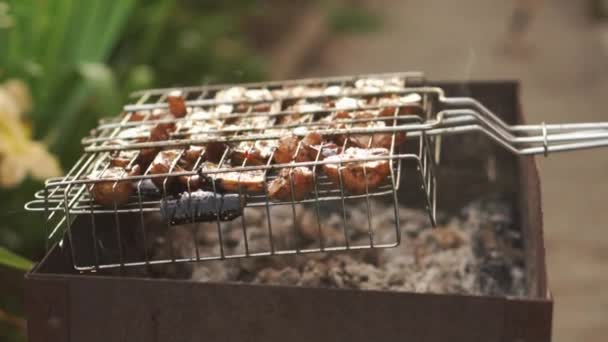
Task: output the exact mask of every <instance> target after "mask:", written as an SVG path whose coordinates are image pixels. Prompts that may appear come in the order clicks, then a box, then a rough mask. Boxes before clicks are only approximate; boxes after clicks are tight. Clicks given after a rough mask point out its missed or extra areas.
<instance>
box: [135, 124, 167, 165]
mask: <svg viewBox="0 0 608 342" xmlns="http://www.w3.org/2000/svg"><path fill="white" fill-rule="evenodd" d="M175 129H176V126H175V123H172V122H171V123H159V124H156V125H155V126H154V127H152V129H151V130H150V133H149V137H148V138H147V139H146V138H138V139H137V140H136V142H138V143H140V142H155V141H167V140H169V139H170V137H171V133H173V132H175ZM159 150H160V148H158V147H148V148H142V149H141V150H140V154H139V160H140V162H141V164H142V165H144V166H145V165H148V164H150V162H152V160H153V159H154V158H155V157H156V154H157V153H158V151H159Z"/></svg>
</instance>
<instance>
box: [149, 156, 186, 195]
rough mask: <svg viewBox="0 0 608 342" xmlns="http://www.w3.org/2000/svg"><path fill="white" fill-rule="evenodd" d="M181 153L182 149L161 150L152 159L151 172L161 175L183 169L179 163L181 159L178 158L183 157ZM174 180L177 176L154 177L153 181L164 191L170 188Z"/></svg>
mask: <svg viewBox="0 0 608 342" xmlns="http://www.w3.org/2000/svg"><path fill="white" fill-rule="evenodd" d="M181 154H182V151H181V150H164V151H160V152H159V153H158V154H157V155H156V157H155V158H154V160H153V161H152V165H151V166H150V172H149V173H150V174H151V175H160V174H165V173H170V172H176V171H182V169H181V167H180V166H179V165H177V162H178V161H179V160H178V158H180V157H181ZM176 169H177V170H176ZM174 180H175V177H153V178H152V183H154V185H156V187H157V188H158V189H159V190H161V191H163V190H169V189H170V187H171V186H172V185H173V182H174Z"/></svg>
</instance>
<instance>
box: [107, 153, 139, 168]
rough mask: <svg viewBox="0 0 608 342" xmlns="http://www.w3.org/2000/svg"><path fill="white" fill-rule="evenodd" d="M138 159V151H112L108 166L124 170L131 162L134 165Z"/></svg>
mask: <svg viewBox="0 0 608 342" xmlns="http://www.w3.org/2000/svg"><path fill="white" fill-rule="evenodd" d="M138 159H139V151H138V150H123V151H114V152H113V153H112V155H111V157H110V165H111V166H118V167H122V168H125V167H127V166H129V164H131V163H132V162H133V163H134V164H135V163H137V162H138Z"/></svg>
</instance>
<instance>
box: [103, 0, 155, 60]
mask: <svg viewBox="0 0 608 342" xmlns="http://www.w3.org/2000/svg"><path fill="white" fill-rule="evenodd" d="M107 3H110V1H107ZM134 5H135V1H134V0H121V1H118V2H117V3H116V4H114V5H113V6H111V7H110V9H111V13H110V15H109V17H108V18H107V20H105V22H104V24H105V25H106V29H105V30H103V31H102V36H101V38H100V39H99V43H98V49H99V51H98V52H97V54H96V55H95V57H96V59H97V60H96V61H103V60H105V59H106V58H108V56H109V55H110V52H111V50H112V48H113V47H114V45H115V44H116V41H117V39H118V36H119V34H120V33H121V32H122V31H123V29H124V27H125V24H126V22H127V20H126V19H127V18H128V17H129V15H130V14H131V12H132V10H133V8H134ZM155 37H156V36H155Z"/></svg>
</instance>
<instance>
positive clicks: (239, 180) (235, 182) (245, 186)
mask: <svg viewBox="0 0 608 342" xmlns="http://www.w3.org/2000/svg"><path fill="white" fill-rule="evenodd" d="M214 177H215V180H216V185H217V186H218V187H219V189H220V190H223V191H225V192H236V193H238V192H242V193H250V194H259V193H262V192H264V184H265V181H264V171H262V170H254V171H238V172H237V171H231V172H224V173H218V174H216V175H215V176H214Z"/></svg>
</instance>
